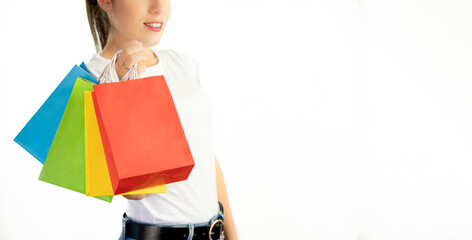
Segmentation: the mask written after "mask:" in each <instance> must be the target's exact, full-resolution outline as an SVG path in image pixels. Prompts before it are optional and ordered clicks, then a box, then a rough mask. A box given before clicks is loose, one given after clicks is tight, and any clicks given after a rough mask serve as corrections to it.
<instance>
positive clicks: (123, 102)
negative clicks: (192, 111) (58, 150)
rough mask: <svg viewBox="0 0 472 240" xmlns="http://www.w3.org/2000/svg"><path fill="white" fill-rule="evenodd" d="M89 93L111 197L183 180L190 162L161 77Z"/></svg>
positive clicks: (111, 85)
mask: <svg viewBox="0 0 472 240" xmlns="http://www.w3.org/2000/svg"><path fill="white" fill-rule="evenodd" d="M93 89H94V91H93V92H92V97H93V102H94V106H95V109H96V112H97V120H98V124H99V129H100V134H101V136H102V141H103V147H104V151H105V155H106V159H107V164H108V169H109V172H110V178H111V181H112V186H113V191H114V194H121V193H124V192H128V191H133V190H137V189H142V188H147V187H152V186H157V185H162V184H168V183H173V182H178V181H183V180H186V179H187V178H188V176H189V174H190V172H191V171H192V169H193V167H194V165H195V162H194V160H193V157H192V153H191V151H190V148H189V146H188V143H187V139H186V137H185V133H184V130H183V128H182V125H181V123H180V119H179V116H178V113H177V110H176V108H175V105H174V101H173V99H172V95H171V93H170V91H169V88H168V86H167V83H166V80H165V78H164V76H153V77H148V78H141V79H135V80H129V81H123V82H115V83H102V84H98V85H94V86H93Z"/></svg>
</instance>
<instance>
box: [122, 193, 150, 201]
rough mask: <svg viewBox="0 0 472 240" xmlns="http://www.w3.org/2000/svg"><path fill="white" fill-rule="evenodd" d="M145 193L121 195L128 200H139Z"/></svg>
mask: <svg viewBox="0 0 472 240" xmlns="http://www.w3.org/2000/svg"><path fill="white" fill-rule="evenodd" d="M145 195H146V194H129V195H123V197H125V198H126V199H129V200H141V199H143V198H144V196H145Z"/></svg>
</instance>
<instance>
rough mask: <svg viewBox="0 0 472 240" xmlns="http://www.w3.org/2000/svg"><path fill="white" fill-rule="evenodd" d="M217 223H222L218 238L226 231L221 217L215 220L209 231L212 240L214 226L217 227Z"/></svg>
mask: <svg viewBox="0 0 472 240" xmlns="http://www.w3.org/2000/svg"><path fill="white" fill-rule="evenodd" d="M217 224H221V232H220V236H219V237H218V238H217V239H220V238H221V237H222V236H223V234H224V232H225V228H224V222H223V220H221V219H216V220H215V221H213V222H212V223H211V226H210V231H209V233H208V238H209V239H210V240H213V237H212V236H211V235H212V234H211V233H212V232H213V227H215V225H217ZM217 239H215V240H217Z"/></svg>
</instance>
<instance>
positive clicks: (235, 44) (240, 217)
mask: <svg viewBox="0 0 472 240" xmlns="http://www.w3.org/2000/svg"><path fill="white" fill-rule="evenodd" d="M172 7H173V9H172V11H173V12H172V14H171V19H170V22H169V26H168V28H167V29H166V33H165V34H164V37H163V40H162V41H161V44H159V45H158V48H162V49H166V48H174V49H178V50H180V51H183V52H185V53H187V54H189V55H191V56H193V57H195V58H197V59H198V60H199V61H200V65H201V66H200V67H201V82H202V85H203V86H204V88H205V91H206V92H207V94H208V95H209V96H210V98H211V101H212V106H213V116H214V127H215V133H216V134H215V143H216V147H217V149H218V150H217V156H218V158H219V160H220V163H221V165H222V168H223V172H224V175H225V178H226V182H227V187H228V191H229V195H230V200H231V206H232V210H233V213H234V218H235V221H236V224H237V229H238V233H239V236H240V239H244V240H245V239H339V240H341V239H342V240H350V239H353V240H354V239H355V240H390V239H392V240H394V239H395V240H397V239H402V240H409V239H411V240H413V239H414V240H418V239H428V240H431V239H445V240H451V239H454V240H455V239H472V228H471V226H472V204H471V202H472V193H471V189H472V174H471V172H472V163H471V160H472V151H471V146H472V137H471V136H472V70H471V66H472V65H471V64H472V14H471V12H472V2H471V1H468V0H358V1H356V0H317V1H314V0H312V1H309V0H292V1H280V0H271V1H268V0H266V1H264V0H241V1H222V0H219V1H217V0H200V1H194V0H176V1H172ZM0 17H1V20H0V41H1V42H0V79H1V82H0V84H1V85H0V89H1V112H0V114H1V115H0V118H1V126H2V128H1V131H2V132H1V142H0V147H1V154H0V158H1V161H0V239H2V240H3V239H8V240H9V239H116V238H117V237H118V235H119V233H120V230H121V229H120V225H121V215H122V213H123V211H124V210H125V207H126V202H125V200H124V199H123V198H121V197H116V198H115V199H114V200H113V203H112V204H109V203H105V202H103V201H100V200H97V199H94V198H89V197H85V196H83V195H81V194H78V193H75V192H72V191H69V190H65V189H62V188H59V187H56V186H53V185H51V184H48V183H44V182H41V181H39V180H37V179H38V177H39V173H40V171H41V164H40V163H39V162H38V161H37V160H36V159H34V158H33V157H32V156H30V155H29V154H28V153H27V152H26V151H24V150H23V149H22V148H21V147H19V146H18V145H17V144H16V143H14V142H13V138H14V137H15V136H16V134H17V133H18V132H19V131H20V130H21V129H22V128H23V126H24V125H25V124H26V123H27V121H28V120H29V119H30V118H31V116H32V115H33V114H34V113H35V112H36V110H37V109H38V108H39V107H40V106H41V104H42V103H43V102H44V101H45V100H46V98H47V97H48V96H49V94H50V93H51V92H52V91H53V90H54V88H55V87H56V86H57V84H58V83H59V82H60V81H61V80H62V78H63V77H64V76H65V75H66V74H67V72H68V71H69V70H70V68H71V67H72V66H73V65H74V64H80V62H81V61H83V60H87V59H88V58H90V56H91V55H92V54H93V53H94V51H95V49H94V45H93V40H92V37H91V35H90V33H89V28H88V23H87V18H86V12H85V3H84V1H60V0H54V1H53V0H50V1H33V0H24V1H3V0H2V1H1V8H0Z"/></svg>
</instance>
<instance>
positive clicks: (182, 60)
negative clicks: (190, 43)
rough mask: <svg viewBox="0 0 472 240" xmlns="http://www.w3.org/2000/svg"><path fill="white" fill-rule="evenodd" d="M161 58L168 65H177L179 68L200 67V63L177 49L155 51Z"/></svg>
mask: <svg viewBox="0 0 472 240" xmlns="http://www.w3.org/2000/svg"><path fill="white" fill-rule="evenodd" d="M155 51H156V52H157V54H158V56H159V57H162V58H163V60H164V61H165V62H166V63H167V64H176V65H179V66H188V67H195V66H198V61H197V60H196V59H195V58H194V57H192V56H190V55H188V54H185V53H183V52H181V51H178V50H175V49H164V50H161V49H159V50H155Z"/></svg>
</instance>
